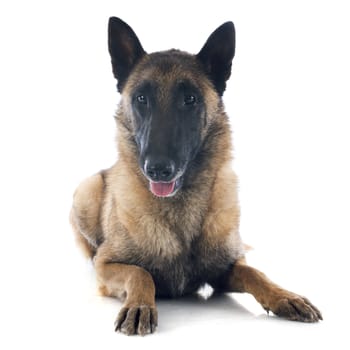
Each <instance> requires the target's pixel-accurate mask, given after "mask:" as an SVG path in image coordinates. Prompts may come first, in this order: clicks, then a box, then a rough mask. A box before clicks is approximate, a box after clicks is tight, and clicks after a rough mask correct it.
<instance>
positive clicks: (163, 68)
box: [109, 18, 234, 197]
mask: <svg viewBox="0 0 350 350" xmlns="http://www.w3.org/2000/svg"><path fill="white" fill-rule="evenodd" d="M109 51H110V54H111V58H112V66H113V72H114V75H115V77H116V78H117V79H118V90H119V92H121V93H122V97H123V106H124V113H127V114H128V120H129V121H130V125H129V127H130V128H131V130H132V134H133V136H134V141H135V143H136V146H137V151H138V161H139V166H140V168H141V170H142V172H143V174H144V176H145V177H146V178H147V179H148V181H149V188H150V190H151V191H152V193H153V194H154V195H156V196H158V197H170V196H173V195H175V194H176V193H177V192H178V191H179V190H180V189H181V186H182V183H183V179H184V177H185V176H186V170H187V167H188V165H189V164H190V162H191V161H193V160H194V159H195V157H196V155H197V152H198V150H199V149H200V146H201V144H202V142H203V140H204V139H205V130H206V128H207V125H208V123H210V115H211V113H210V110H211V109H213V108H214V107H216V106H217V104H218V102H219V101H220V96H222V94H223V92H224V90H225V84H226V80H227V79H228V78H229V76H230V73H231V62H232V58H233V55H234V27H233V24H232V23H231V22H228V23H225V24H223V25H222V26H221V27H219V28H218V29H217V30H216V31H215V32H214V33H213V34H212V35H211V36H210V37H209V39H208V40H207V42H206V44H205V45H204V47H203V48H202V50H201V51H200V52H199V54H198V55H190V54H187V53H184V52H181V51H177V50H169V51H165V52H157V53H152V54H146V53H145V51H144V50H143V48H142V46H141V44H140V42H139V40H138V38H137V37H136V35H135V33H134V32H133V31H132V29H131V28H130V27H129V26H128V25H127V24H126V23H124V22H123V21H121V20H120V19H118V18H111V19H110V22H109ZM213 101H214V103H213ZM213 105H214V106H213Z"/></svg>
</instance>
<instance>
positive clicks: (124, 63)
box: [108, 17, 146, 92]
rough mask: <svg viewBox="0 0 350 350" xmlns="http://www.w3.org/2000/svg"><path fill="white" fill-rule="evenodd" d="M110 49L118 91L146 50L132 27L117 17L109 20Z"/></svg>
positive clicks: (120, 90)
mask: <svg viewBox="0 0 350 350" xmlns="http://www.w3.org/2000/svg"><path fill="white" fill-rule="evenodd" d="M108 49H109V53H110V55H111V59H112V68H113V74H114V77H115V78H116V79H117V80H118V85H117V86H118V91H119V92H122V90H123V87H124V84H125V82H126V80H127V79H128V77H129V74H130V73H131V71H132V69H133V68H134V67H135V65H136V63H137V62H138V61H139V60H140V59H141V58H142V57H143V56H144V55H145V54H146V52H145V51H144V49H143V48H142V45H141V43H140V41H139V39H138V37H137V36H136V34H135V32H134V31H133V30H132V28H131V27H130V26H129V25H128V24H127V23H125V22H124V21H122V20H121V19H120V18H117V17H111V18H110V19H109V22H108Z"/></svg>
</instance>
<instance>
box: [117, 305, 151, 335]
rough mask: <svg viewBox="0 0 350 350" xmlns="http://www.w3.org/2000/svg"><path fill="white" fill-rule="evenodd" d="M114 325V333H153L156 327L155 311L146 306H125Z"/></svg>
mask: <svg viewBox="0 0 350 350" xmlns="http://www.w3.org/2000/svg"><path fill="white" fill-rule="evenodd" d="M114 325H115V331H116V332H117V331H120V332H122V333H124V334H126V335H133V334H139V335H146V334H150V333H153V332H154V331H155V330H156V328H157V325H158V313H157V309H156V308H155V307H151V306H148V305H136V306H125V307H123V308H122V309H121V310H120V312H119V315H118V317H117V319H116V321H115V323H114Z"/></svg>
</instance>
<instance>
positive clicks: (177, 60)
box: [70, 17, 322, 335]
mask: <svg viewBox="0 0 350 350" xmlns="http://www.w3.org/2000/svg"><path fill="white" fill-rule="evenodd" d="M108 47H109V53H110V56H111V61H112V68H113V73H114V76H115V78H116V79H117V89H118V91H119V92H120V94H121V101H120V104H119V107H118V110H117V112H116V116H115V119H116V124H117V146H118V152H119V156H118V160H117V162H116V164H114V165H113V166H112V167H111V168H110V169H108V170H103V171H101V172H99V173H97V174H95V175H93V176H91V177H89V178H87V179H86V180H84V181H83V182H82V183H81V184H80V185H79V186H78V188H77V190H76V191H75V194H74V198H73V206H72V210H71V215H70V218H71V219H70V220H71V224H72V226H73V229H74V230H73V231H74V232H75V234H76V238H77V241H78V243H79V244H80V246H81V247H82V249H83V251H84V252H85V253H86V255H87V256H88V257H90V258H91V259H93V263H94V267H95V269H96V275H97V280H98V283H99V286H100V291H101V293H102V294H103V295H105V296H113V297H118V298H121V299H122V300H124V304H123V306H122V308H121V310H120V312H119V314H118V316H117V319H116V322H115V330H116V331H121V332H123V333H125V334H127V335H132V334H140V335H145V334H148V333H153V332H154V331H155V329H156V327H157V324H158V321H157V320H158V317H157V309H156V303H155V298H156V297H158V296H159V297H180V296H183V295H187V294H191V293H195V292H196V291H197V290H198V289H199V288H200V287H201V286H203V285H204V284H209V285H210V286H211V287H212V288H213V289H214V290H215V291H217V292H222V293H228V292H239V293H243V292H247V293H250V294H252V295H253V296H254V297H255V299H256V300H257V301H258V302H259V303H260V304H261V305H262V307H263V308H264V309H265V310H266V311H267V312H269V311H272V312H273V313H274V314H275V315H277V316H280V317H283V318H286V319H289V320H294V321H302V322H317V321H319V320H322V315H321V313H320V311H319V310H318V309H317V308H316V307H315V306H314V305H312V303H311V302H310V301H309V300H308V299H306V298H304V297H302V296H299V295H297V294H294V293H292V292H289V291H287V290H285V289H283V288H281V287H279V286H278V285H276V284H275V283H273V282H272V281H270V280H269V279H268V278H267V277H266V276H265V275H264V274H263V273H262V272H260V271H258V270H257V269H255V268H253V267H250V266H249V265H247V263H246V260H245V245H244V244H243V242H242V240H241V237H240V233H239V217H240V208H239V203H238V197H237V177H236V175H235V173H234V172H233V170H232V169H231V161H232V156H231V150H232V144H231V132H230V125H229V120H228V117H227V114H226V113H225V111H224V105H223V101H222V96H223V93H224V91H225V87H226V82H227V80H228V79H229V77H230V74H231V65H232V59H233V57H234V53H235V29H234V25H233V23H232V22H226V23H224V24H223V25H221V26H220V27H219V28H217V29H216V30H215V31H214V32H213V33H212V34H211V35H210V36H209V38H208V40H207V41H206V43H205V44H204V46H203V48H202V49H201V50H200V52H199V53H198V54H197V55H192V54H189V53H186V52H183V51H179V50H174V49H172V50H169V51H163V52H155V53H151V54H147V53H146V52H145V51H144V49H143V47H142V45H141V43H140V41H139V39H138V37H137V36H136V34H135V33H134V31H133V30H132V28H131V27H130V26H129V25H128V24H126V23H125V22H123V21H122V20H121V19H119V18H116V17H111V18H110V19H109V23H108Z"/></svg>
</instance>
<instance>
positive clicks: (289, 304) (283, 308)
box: [266, 291, 323, 322]
mask: <svg viewBox="0 0 350 350" xmlns="http://www.w3.org/2000/svg"><path fill="white" fill-rule="evenodd" d="M266 309H267V310H271V311H272V312H273V313H274V314H275V315H277V316H279V317H283V318H286V319H288V320H291V321H300V322H318V321H320V320H323V318H322V314H321V312H320V311H319V310H318V309H317V307H316V306H314V305H312V303H311V302H310V301H309V300H308V299H306V298H304V297H302V296H300V295H297V294H294V293H291V292H287V291H283V293H278V294H277V295H276V296H275V297H274V298H273V302H272V303H271V305H269V307H267V308H266Z"/></svg>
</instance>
